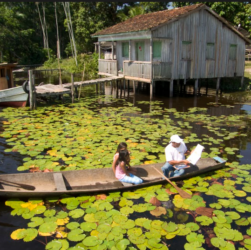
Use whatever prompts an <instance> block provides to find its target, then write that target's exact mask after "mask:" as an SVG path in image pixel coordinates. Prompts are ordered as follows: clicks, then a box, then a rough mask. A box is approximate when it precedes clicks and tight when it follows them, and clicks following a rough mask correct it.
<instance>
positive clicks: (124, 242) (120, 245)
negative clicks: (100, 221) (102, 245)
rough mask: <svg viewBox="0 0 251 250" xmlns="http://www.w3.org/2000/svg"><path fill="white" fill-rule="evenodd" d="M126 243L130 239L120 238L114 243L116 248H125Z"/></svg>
mask: <svg viewBox="0 0 251 250" xmlns="http://www.w3.org/2000/svg"><path fill="white" fill-rule="evenodd" d="M128 245H130V241H129V240H128V239H122V240H120V241H119V242H118V243H117V244H116V248H117V249H118V250H125V249H126V248H127V246H128Z"/></svg>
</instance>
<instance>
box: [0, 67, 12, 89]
mask: <svg viewBox="0 0 251 250" xmlns="http://www.w3.org/2000/svg"><path fill="white" fill-rule="evenodd" d="M7 75H8V79H9V81H8V80H7V78H6V76H7ZM13 86H14V82H13V74H12V67H8V66H7V67H1V66H0V90H3V89H7V88H11V87H13Z"/></svg>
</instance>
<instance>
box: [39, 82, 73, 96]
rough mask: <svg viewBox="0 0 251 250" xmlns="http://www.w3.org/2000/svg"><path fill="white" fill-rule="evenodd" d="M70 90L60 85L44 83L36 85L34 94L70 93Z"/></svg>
mask: <svg viewBox="0 0 251 250" xmlns="http://www.w3.org/2000/svg"><path fill="white" fill-rule="evenodd" d="M70 93H71V90H70V89H67V88H64V87H63V86H60V85H53V84H45V85H42V86H37V87H36V94H37V95H39V96H49V95H59V94H60V95H62V94H70Z"/></svg>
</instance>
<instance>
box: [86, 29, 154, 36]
mask: <svg viewBox="0 0 251 250" xmlns="http://www.w3.org/2000/svg"><path fill="white" fill-rule="evenodd" d="M143 31H150V29H146V30H138V31H128V32H121V33H108V34H104V35H91V37H106V36H112V35H114V36H117V35H124V34H130V33H138V32H143Z"/></svg>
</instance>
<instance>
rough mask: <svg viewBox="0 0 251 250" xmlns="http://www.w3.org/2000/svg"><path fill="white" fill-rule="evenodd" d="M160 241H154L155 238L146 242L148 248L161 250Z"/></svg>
mask: <svg viewBox="0 0 251 250" xmlns="http://www.w3.org/2000/svg"><path fill="white" fill-rule="evenodd" d="M160 240H161V239H156V238H151V239H149V240H148V241H147V244H148V245H149V246H150V247H154V248H157V249H158V248H161V247H162V244H160V243H159V242H160Z"/></svg>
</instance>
